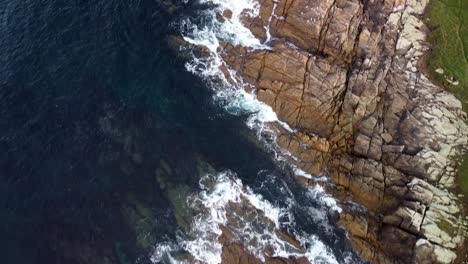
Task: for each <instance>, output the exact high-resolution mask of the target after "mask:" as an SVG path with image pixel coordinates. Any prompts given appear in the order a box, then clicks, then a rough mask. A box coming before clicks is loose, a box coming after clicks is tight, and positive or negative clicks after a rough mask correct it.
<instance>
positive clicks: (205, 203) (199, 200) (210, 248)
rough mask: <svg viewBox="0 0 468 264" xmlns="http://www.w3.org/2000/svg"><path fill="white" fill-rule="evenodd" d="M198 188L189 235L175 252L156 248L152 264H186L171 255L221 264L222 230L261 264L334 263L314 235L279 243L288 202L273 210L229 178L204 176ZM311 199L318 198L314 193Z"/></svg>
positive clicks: (289, 213)
mask: <svg viewBox="0 0 468 264" xmlns="http://www.w3.org/2000/svg"><path fill="white" fill-rule="evenodd" d="M200 187H201V189H202V190H201V191H200V192H199V193H198V194H197V195H196V196H195V197H192V198H191V199H189V201H188V202H189V204H190V205H191V207H192V208H194V209H196V210H197V211H198V212H199V213H198V214H197V215H196V216H195V217H194V219H193V221H192V224H191V231H190V234H188V235H187V236H186V237H185V238H180V237H179V239H178V243H177V244H178V246H176V245H174V244H172V243H161V244H159V245H157V246H156V248H155V252H154V254H153V257H152V260H153V262H154V263H157V262H164V263H186V262H187V261H189V260H187V259H179V260H175V259H176V258H175V257H173V256H172V255H171V254H172V253H174V252H176V251H178V250H180V249H183V250H184V251H186V252H188V253H190V255H191V256H192V258H193V259H191V260H190V261H189V262H190V263H194V262H195V263H197V262H201V263H221V256H222V248H223V245H222V244H221V243H220V241H219V240H220V236H221V235H222V234H223V228H227V229H228V230H229V233H232V234H231V236H232V237H231V238H230V239H232V240H233V241H234V242H235V243H239V244H241V245H242V246H243V247H244V248H245V249H246V250H247V251H248V252H250V253H251V254H252V255H254V256H255V257H256V258H258V259H260V260H262V261H265V260H266V258H268V257H282V258H286V259H288V258H291V257H295V258H301V257H305V258H307V259H308V260H309V261H310V262H311V263H338V262H337V261H336V258H335V257H334V255H333V254H332V252H331V251H330V249H329V248H328V247H327V246H326V245H325V244H324V243H322V242H321V241H320V239H319V238H318V237H317V236H315V235H311V234H306V233H297V234H294V236H293V237H292V238H291V239H293V240H295V241H296V242H297V243H296V244H292V243H291V242H290V241H291V239H289V240H288V239H285V236H288V234H287V233H285V232H284V231H282V227H285V226H287V225H288V224H290V221H291V219H293V213H292V211H291V208H292V207H293V206H294V204H295V202H294V200H290V201H289V202H288V206H287V207H284V208H281V207H279V206H275V205H273V204H272V203H270V202H268V201H267V200H265V199H264V198H263V197H262V196H261V195H259V194H255V193H254V192H253V191H252V190H251V189H250V188H249V187H247V186H244V185H243V184H242V182H241V180H240V179H239V178H237V177H236V175H235V174H233V173H231V172H223V173H219V174H216V175H207V176H205V177H203V178H202V179H201V180H200ZM317 188H318V187H317ZM314 189H316V188H314ZM312 193H313V195H319V193H320V190H318V191H312ZM331 205H332V206H336V204H335V205H333V204H331ZM288 220H289V221H288ZM298 245H299V246H298ZM266 249H268V250H266Z"/></svg>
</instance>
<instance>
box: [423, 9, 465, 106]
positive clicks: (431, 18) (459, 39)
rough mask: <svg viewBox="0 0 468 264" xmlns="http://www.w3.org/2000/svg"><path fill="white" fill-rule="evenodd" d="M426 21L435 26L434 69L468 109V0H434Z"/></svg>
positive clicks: (433, 40) (436, 75) (434, 74)
mask: <svg viewBox="0 0 468 264" xmlns="http://www.w3.org/2000/svg"><path fill="white" fill-rule="evenodd" d="M426 22H427V23H428V25H429V26H430V28H431V29H432V33H431V35H430V39H429V40H430V42H431V44H432V48H433V50H432V53H431V57H430V60H429V68H430V71H431V73H433V76H434V77H435V78H436V79H437V80H438V81H439V82H441V83H442V84H444V85H445V86H446V87H447V88H449V90H451V91H452V92H454V93H455V94H456V95H457V96H458V98H459V99H460V100H461V101H462V102H463V107H464V109H465V110H468V1H466V0H432V1H431V2H430V6H429V9H428V11H427V13H426ZM440 69H442V70H443V73H441V71H440Z"/></svg>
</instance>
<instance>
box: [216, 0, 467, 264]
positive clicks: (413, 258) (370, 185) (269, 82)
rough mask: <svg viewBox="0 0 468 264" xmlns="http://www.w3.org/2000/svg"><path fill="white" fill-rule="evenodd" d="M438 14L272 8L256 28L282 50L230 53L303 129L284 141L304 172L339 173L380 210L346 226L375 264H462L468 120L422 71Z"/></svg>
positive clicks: (363, 4) (324, 3) (300, 3)
mask: <svg viewBox="0 0 468 264" xmlns="http://www.w3.org/2000/svg"><path fill="white" fill-rule="evenodd" d="M426 3H427V1H416V0H413V1H407V2H406V3H405V1H402V0H369V1H358V0H281V1H273V0H263V1H260V4H261V10H260V15H259V16H258V17H256V18H246V20H245V23H246V25H247V26H249V27H250V28H251V29H252V31H253V33H254V34H255V35H256V36H257V37H259V38H262V39H263V40H265V39H266V37H267V35H268V33H270V34H271V37H272V38H271V42H270V43H269V44H270V46H271V50H249V49H247V48H244V47H234V46H232V45H229V44H226V45H224V49H223V51H222V53H223V58H224V60H225V62H226V63H227V65H229V66H230V67H231V68H233V69H234V70H236V72H237V73H238V74H239V76H241V77H242V78H243V79H244V80H246V81H247V82H248V83H250V84H251V85H253V86H254V87H255V88H256V94H257V98H258V99H259V100H261V101H263V102H265V103H267V104H268V105H270V106H271V107H272V108H273V110H274V111H275V112H276V113H277V114H278V117H279V118H280V119H281V120H282V121H284V122H286V123H287V124H288V125H289V126H291V127H292V128H293V129H295V131H296V132H294V133H290V132H287V131H285V130H284V129H283V130H282V129H279V136H278V143H279V145H280V146H281V147H283V148H285V149H287V150H288V151H289V152H290V153H292V154H293V155H294V156H295V157H296V158H297V160H293V161H292V162H294V163H295V164H296V165H297V166H298V167H300V168H301V169H303V170H305V171H306V172H309V173H311V174H315V175H319V174H325V173H324V172H327V173H329V174H330V176H331V179H332V180H333V182H334V183H336V184H338V185H340V186H342V187H343V188H344V189H345V190H346V191H347V192H349V193H350V194H351V195H352V197H353V198H354V199H356V200H357V201H359V202H360V203H361V204H363V205H364V206H366V207H367V208H368V209H369V210H370V213H369V214H366V216H365V217H364V218H362V217H348V216H346V217H344V218H343V219H346V221H344V220H343V221H340V222H341V223H342V224H343V226H345V227H347V229H348V231H349V232H350V234H351V235H352V237H351V240H352V241H353V243H354V244H355V245H356V247H357V249H358V250H359V251H360V252H361V254H362V256H364V257H365V258H367V259H369V260H372V261H373V262H375V263H395V262H396V263H413V262H419V261H422V262H427V263H451V262H452V261H453V260H454V259H455V257H454V253H453V252H454V250H455V249H456V247H457V246H459V245H461V244H462V241H463V236H464V233H463V231H460V230H462V229H461V228H460V226H461V225H462V221H461V220H460V219H462V218H463V217H461V210H460V204H459V203H457V197H456V195H455V194H454V193H453V192H451V191H448V189H449V188H451V187H452V186H453V178H454V173H455V170H454V168H453V167H454V164H455V163H454V161H453V160H454V157H455V156H456V155H459V154H460V152H461V151H463V150H465V149H466V147H467V142H468V128H467V126H466V124H465V123H464V120H465V118H466V114H465V113H464V112H463V111H462V109H461V104H460V102H459V101H457V100H456V99H455V98H454V97H453V96H452V95H450V94H449V93H447V92H445V91H444V90H443V89H441V88H440V87H437V86H436V85H434V84H432V83H431V82H430V81H429V80H428V79H427V78H426V77H425V76H424V75H422V74H421V73H419V71H418V69H417V65H418V61H419V58H420V57H421V56H422V54H423V52H424V51H425V44H424V41H425V33H424V27H423V23H422V22H421V21H419V19H418V17H419V16H420V15H421V14H422V12H423V10H424V6H425V4H426ZM267 30H269V32H267ZM363 221H366V223H372V224H370V225H369V224H360V223H359V222H363ZM447 223H448V224H447ZM369 226H372V228H369ZM451 226H453V228H451ZM369 230H371V231H369Z"/></svg>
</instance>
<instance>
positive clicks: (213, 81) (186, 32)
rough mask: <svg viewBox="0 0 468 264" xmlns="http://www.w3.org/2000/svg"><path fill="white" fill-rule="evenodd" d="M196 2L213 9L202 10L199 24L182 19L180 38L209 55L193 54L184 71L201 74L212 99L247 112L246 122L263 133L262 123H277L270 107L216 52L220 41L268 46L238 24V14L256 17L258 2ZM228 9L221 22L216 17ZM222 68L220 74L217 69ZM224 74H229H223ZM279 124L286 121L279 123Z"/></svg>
mask: <svg viewBox="0 0 468 264" xmlns="http://www.w3.org/2000/svg"><path fill="white" fill-rule="evenodd" d="M198 2H199V3H205V4H206V3H211V4H215V5H216V8H214V9H211V10H208V11H204V12H203V15H204V16H205V17H206V19H203V21H204V22H203V24H202V25H200V24H197V23H194V22H193V21H191V20H190V19H186V20H184V21H183V22H182V28H183V30H182V31H183V37H184V40H185V41H187V42H188V43H191V44H193V45H196V46H201V47H204V48H205V49H207V50H208V51H209V56H202V57H197V56H194V57H193V59H192V60H191V61H190V62H188V63H187V64H186V68H187V70H188V71H190V72H192V73H194V74H196V75H198V76H200V77H202V78H203V79H205V80H206V81H208V83H209V84H210V86H211V88H212V89H213V90H214V91H215V99H216V100H218V101H222V102H224V108H225V109H226V110H227V111H228V112H229V113H231V114H235V115H238V114H249V115H250V118H249V120H248V122H247V125H248V126H249V127H251V128H257V129H258V130H259V131H260V132H264V131H265V130H267V128H266V127H265V126H264V125H263V124H264V123H268V122H279V120H278V117H277V115H276V113H275V112H274V111H273V109H272V108H271V107H270V106H268V105H266V104H264V103H263V102H260V101H258V100H257V99H256V97H255V95H254V94H251V93H248V92H246V91H245V89H244V88H245V87H246V84H245V83H244V82H243V80H242V79H241V78H239V77H238V76H237V74H236V72H235V71H234V70H232V69H230V67H229V66H228V65H227V64H226V63H225V62H224V61H223V59H222V57H221V55H220V54H219V53H218V52H219V49H220V43H221V42H227V43H231V44H232V45H242V46H244V47H247V48H251V49H269V48H270V47H269V46H266V45H264V44H262V43H261V42H260V40H258V39H257V38H255V36H254V35H253V34H252V32H251V31H250V30H249V29H248V28H246V27H245V26H244V25H243V24H242V21H241V20H242V19H241V17H242V16H257V15H258V12H259V4H258V2H257V1H256V0H198ZM226 11H230V13H231V14H230V15H229V18H225V19H223V20H222V21H220V19H218V18H217V16H219V15H222V14H224V13H225V12H226ZM221 68H224V69H226V71H225V72H224V73H223V72H222V71H221V70H220V69H221ZM225 74H228V75H229V76H226V75H225ZM280 123H281V124H282V125H285V126H287V125H286V124H284V123H282V122H280Z"/></svg>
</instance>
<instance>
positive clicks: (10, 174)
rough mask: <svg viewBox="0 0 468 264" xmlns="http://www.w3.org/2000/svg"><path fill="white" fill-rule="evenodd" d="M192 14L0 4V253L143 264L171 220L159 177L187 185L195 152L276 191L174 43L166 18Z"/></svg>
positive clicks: (167, 9) (249, 135)
mask: <svg viewBox="0 0 468 264" xmlns="http://www.w3.org/2000/svg"><path fill="white" fill-rule="evenodd" d="M172 5H174V6H175V7H174V6H172ZM193 11H194V7H193V6H190V5H184V4H182V3H179V2H178V1H158V0H156V1H155V0H135V1H132V0H130V1H123V0H94V1H79V0H76V1H58V0H57V1H53V0H10V1H1V2H0V36H1V37H0V258H1V260H0V261H1V263H7V264H8V263H16V264H21V263H48V264H52V263H101V264H107V263H121V264H123V263H150V260H149V253H150V251H151V250H152V248H151V247H152V246H154V244H155V243H157V242H158V241H161V240H163V239H171V238H174V237H175V234H176V232H177V230H178V228H179V227H178V226H177V224H176V221H175V216H174V210H175V209H174V205H173V204H172V205H171V201H169V198H168V189H167V188H166V189H164V188H163V187H161V186H185V187H186V188H190V189H192V190H197V188H199V187H198V180H199V177H200V174H201V172H200V167H201V165H200V164H204V163H208V164H210V165H211V166H212V167H214V169H215V170H216V171H221V170H225V169H229V170H231V171H233V172H235V173H237V175H238V176H239V178H241V179H242V180H243V182H244V183H245V184H248V185H251V186H252V187H253V188H254V189H255V190H259V191H262V192H263V195H264V196H265V198H266V199H270V200H275V199H276V200H278V201H279V202H281V199H280V198H278V193H275V190H274V188H273V187H272V188H271V189H268V188H265V185H262V186H261V187H262V188H263V189H262V190H261V188H260V186H259V185H258V184H257V185H256V183H257V182H258V177H262V174H261V173H260V174H259V173H258V172H259V171H268V172H269V173H270V174H276V175H282V174H287V172H285V171H284V170H283V169H282V168H280V167H278V166H277V164H275V162H274V161H273V159H272V157H271V153H269V151H267V150H265V149H264V148H263V147H261V145H259V144H256V143H255V136H254V133H253V132H252V131H250V130H249V129H248V128H247V127H246V125H245V117H242V116H232V115H229V114H227V113H226V112H225V111H224V110H223V109H222V108H220V107H219V106H218V105H216V104H215V103H213V99H212V94H211V91H210V89H209V88H208V87H206V86H205V85H204V84H203V83H202V82H201V81H200V80H199V79H198V78H197V77H196V76H193V75H192V74H190V73H188V72H187V71H186V70H185V68H184V63H185V58H184V57H183V56H181V54H179V53H178V52H177V48H174V45H175V44H173V43H174V41H173V38H172V36H173V35H177V33H178V29H177V27H176V26H174V25H175V24H176V23H177V21H178V20H180V19H181V18H183V17H184V16H187V15H192V12H193ZM168 167H169V169H167V168H168ZM161 168H164V169H166V170H169V171H170V172H169V173H167V175H169V176H167V177H166V178H165V181H167V182H165V183H164V184H162V183H161V182H158V180H160V178H158V177H157V175H158V170H161ZM285 177H286V176H285ZM291 184H292V185H294V184H293V183H291ZM185 187H184V188H185ZM267 187H268V186H267ZM273 202H274V201H273ZM300 215H301V213H300V212H299V211H298V216H300ZM298 219H300V218H298ZM308 223H309V224H308ZM301 225H302V226H303V227H304V228H315V227H314V226H313V225H312V226H311V224H310V222H308V221H306V219H304V223H302V224H299V226H301ZM336 232H338V231H336ZM142 236H144V237H142ZM324 240H325V241H327V243H328V244H329V245H330V246H331V247H332V248H334V250H336V252H338V254H339V251H340V250H341V249H342V248H347V247H348V245H347V244H346V243H345V242H343V241H344V237H343V234H342V233H337V234H336V235H333V236H329V235H328V236H325V237H324Z"/></svg>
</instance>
